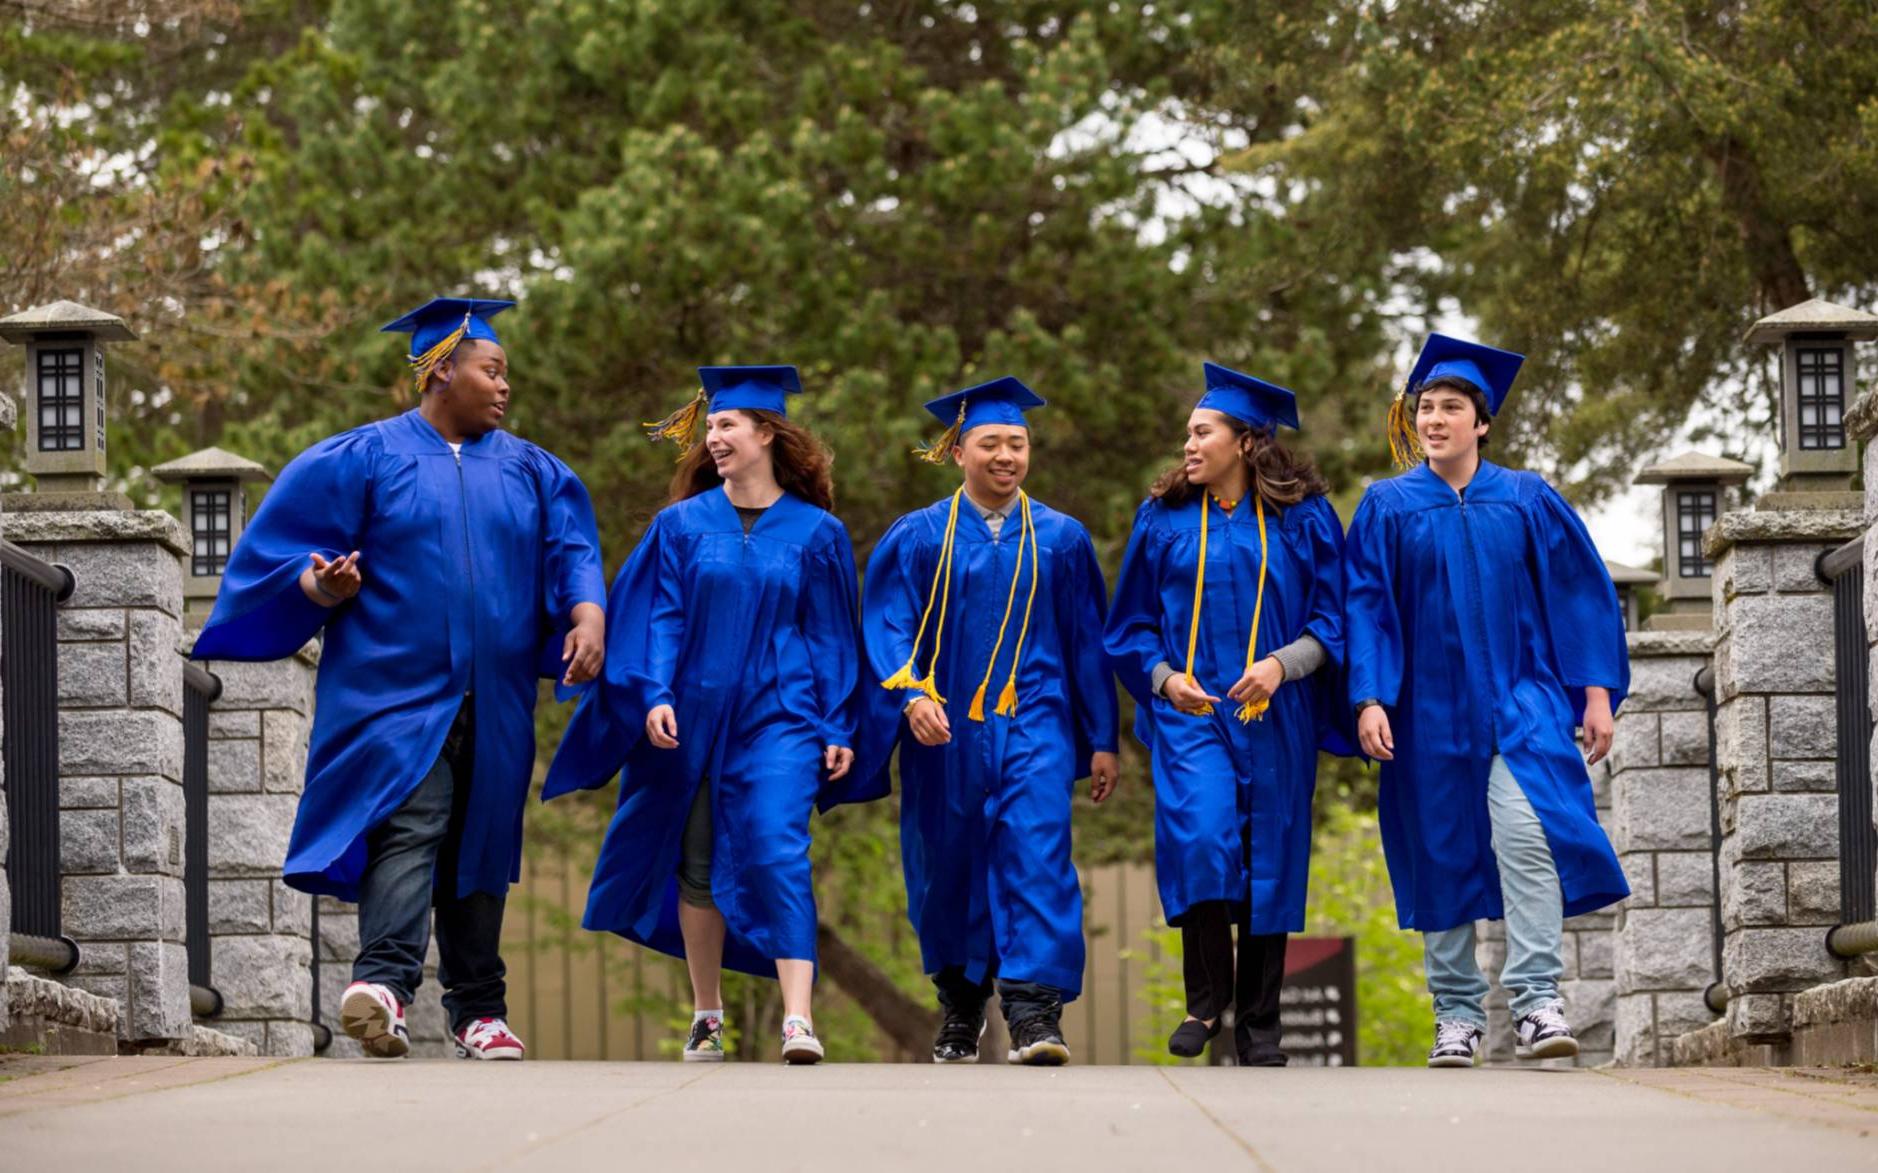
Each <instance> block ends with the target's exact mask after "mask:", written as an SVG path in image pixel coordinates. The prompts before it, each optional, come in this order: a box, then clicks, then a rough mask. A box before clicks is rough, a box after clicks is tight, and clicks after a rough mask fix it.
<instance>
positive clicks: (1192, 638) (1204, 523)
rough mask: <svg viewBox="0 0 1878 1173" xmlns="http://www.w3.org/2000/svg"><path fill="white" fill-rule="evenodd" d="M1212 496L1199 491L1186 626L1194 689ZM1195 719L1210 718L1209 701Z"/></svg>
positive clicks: (1189, 672)
mask: <svg viewBox="0 0 1878 1173" xmlns="http://www.w3.org/2000/svg"><path fill="white" fill-rule="evenodd" d="M1211 498H1212V494H1211V493H1210V492H1207V491H1206V490H1204V489H1203V490H1201V491H1200V566H1199V569H1197V570H1195V571H1194V572H1193V622H1192V623H1190V624H1188V625H1187V668H1186V677H1187V683H1188V684H1191V685H1193V686H1194V687H1195V688H1198V687H1199V684H1200V682H1199V681H1197V680H1195V679H1194V678H1193V653H1194V649H1195V648H1197V647H1198V646H1199V643H1200V604H1201V602H1202V601H1203V599H1204V598H1205V594H1206V531H1207V530H1208V529H1209V528H1211V522H1212V512H1213V505H1212V501H1211ZM1191 712H1192V715H1193V716H1196V717H1206V716H1210V715H1211V714H1212V712H1213V704H1212V702H1211V701H1203V702H1201V704H1200V707H1199V708H1198V709H1194V710H1191Z"/></svg>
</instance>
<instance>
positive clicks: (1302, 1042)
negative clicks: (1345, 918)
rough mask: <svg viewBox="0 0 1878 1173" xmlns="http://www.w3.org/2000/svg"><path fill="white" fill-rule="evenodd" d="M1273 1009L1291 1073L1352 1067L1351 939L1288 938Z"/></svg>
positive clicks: (1353, 989)
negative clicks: (1282, 975)
mask: <svg viewBox="0 0 1878 1173" xmlns="http://www.w3.org/2000/svg"><path fill="white" fill-rule="evenodd" d="M1278 1007H1279V1009H1278V1015H1279V1023H1280V1026H1281V1028H1282V1030H1283V1032H1284V1034H1283V1037H1282V1038H1281V1040H1280V1041H1279V1044H1278V1045H1279V1046H1280V1047H1282V1048H1284V1052H1285V1054H1286V1055H1288V1056H1289V1057H1290V1059H1291V1065H1292V1066H1293V1067H1354V1066H1356V939H1355V938H1354V937H1293V938H1291V940H1290V942H1289V943H1288V944H1287V945H1286V947H1285V984H1284V989H1283V992H1282V993H1280V994H1279V997H1278Z"/></svg>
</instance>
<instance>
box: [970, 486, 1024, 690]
mask: <svg viewBox="0 0 1878 1173" xmlns="http://www.w3.org/2000/svg"><path fill="white" fill-rule="evenodd" d="M1017 498H1018V500H1019V501H1020V502H1021V503H1023V504H1024V506H1025V508H1024V510H1023V520H1022V521H1021V522H1020V523H1019V524H1020V526H1021V528H1020V529H1019V530H1018V532H1017V567H1016V568H1015V569H1014V570H1012V572H1011V589H1010V590H1009V591H1007V592H1005V595H1004V618H1003V619H1002V620H1000V621H999V622H998V638H997V642H995V643H993V644H992V645H991V662H990V663H989V664H986V665H985V678H984V679H983V680H981V681H979V682H978V695H977V696H975V697H973V698H972V708H971V713H970V716H971V719H972V720H974V721H983V720H984V719H985V690H986V689H988V688H990V687H991V674H992V673H993V672H996V671H997V670H998V653H999V652H1000V651H1003V650H1004V633H1005V632H1006V631H1008V630H1009V629H1010V626H1011V608H1012V607H1014V606H1015V605H1016V604H1017V583H1018V580H1019V579H1021V578H1023V577H1024V534H1025V533H1026V532H1028V530H1029V528H1030V510H1029V499H1028V498H1026V497H1025V496H1024V491H1023V490H1022V489H1019V490H1018V491H1017ZM1031 587H1032V589H1033V590H1034V589H1035V588H1036V572H1035V571H1034V570H1033V571H1032V572H1031ZM1020 654H1021V649H1020ZM1011 671H1012V672H1013V673H1015V672H1016V671H1017V665H1016V664H1015V663H1013V664H1012V665H1011ZM1003 703H1004V701H1003V698H1002V696H1000V698H999V701H998V704H999V706H1000V710H999V711H1000V712H1001V711H1002V705H1003Z"/></svg>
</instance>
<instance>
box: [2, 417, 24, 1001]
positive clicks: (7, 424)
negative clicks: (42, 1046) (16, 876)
mask: <svg viewBox="0 0 1878 1173" xmlns="http://www.w3.org/2000/svg"><path fill="white" fill-rule="evenodd" d="M18 413H19V409H18V408H17V407H15V406H14V403H13V397H12V396H11V395H5V394H0V431H8V432H10V431H12V430H13V425H14V422H15V420H16V418H17V416H18ZM4 525H5V523H4V521H0V529H3V528H4ZM4 638H5V633H4V632H0V640H4ZM5 735H6V730H5V724H4V722H3V721H0V737H4V736H5ZM6 789H7V779H6V766H5V763H4V762H0V978H5V976H6V972H7V964H8V961H9V959H10V957H11V952H12V951H11V948H10V940H9V934H11V933H12V931H13V891H12V889H11V888H9V887H8V886H7V870H6V864H7V843H8V842H9V838H8V837H9V835H10V832H9V830H8V829H7V795H6ZM9 984H10V983H8V982H6V981H4V980H0V1031H3V1030H4V1029H5V1028H6V1026H7V1024H8V1023H9V1022H11V1021H12V1017H11V1011H9V1010H8V1008H7V1007H8V1002H9V1000H8V997H7V989H8V986H9Z"/></svg>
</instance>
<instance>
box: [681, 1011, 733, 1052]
mask: <svg viewBox="0 0 1878 1173" xmlns="http://www.w3.org/2000/svg"><path fill="white" fill-rule="evenodd" d="M723 1061H724V1020H723V1019H721V1018H719V1017H717V1016H716V1015H715V1014H713V1015H710V1016H709V1017H706V1018H698V1019H694V1020H692V1023H691V1037H690V1038H688V1039H686V1040H685V1062H687V1063H722V1062H723Z"/></svg>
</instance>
